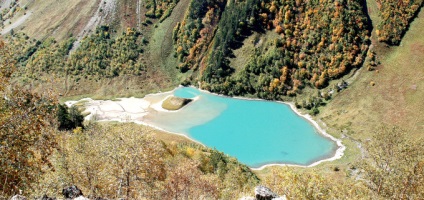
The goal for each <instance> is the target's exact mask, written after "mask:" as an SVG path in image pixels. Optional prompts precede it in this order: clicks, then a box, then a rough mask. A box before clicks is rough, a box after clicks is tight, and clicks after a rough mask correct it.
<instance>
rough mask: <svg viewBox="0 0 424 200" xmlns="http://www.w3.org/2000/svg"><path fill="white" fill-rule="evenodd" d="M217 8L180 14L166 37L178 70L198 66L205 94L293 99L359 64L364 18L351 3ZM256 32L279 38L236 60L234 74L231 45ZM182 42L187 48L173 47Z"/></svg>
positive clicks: (245, 4) (246, 4)
mask: <svg viewBox="0 0 424 200" xmlns="http://www.w3.org/2000/svg"><path fill="white" fill-rule="evenodd" d="M193 2H196V1H193ZM219 2H220V1H217V2H215V3H219ZM212 3H214V1H212ZM219 5H220V4H218V5H217V6H215V7H213V6H207V5H205V6H204V7H205V10H204V11H203V12H200V15H193V14H188V15H187V17H186V21H184V22H183V23H182V24H179V25H178V26H177V27H176V31H175V34H174V38H175V39H176V41H177V43H176V44H177V45H176V53H177V55H179V59H180V61H182V64H181V65H180V68H181V70H182V71H185V70H187V69H197V67H198V66H199V65H200V66H201V67H200V77H199V80H200V81H202V83H201V86H202V88H205V89H207V90H211V91H213V92H217V93H223V94H228V95H245V94H255V95H257V96H258V97H260V98H266V99H281V98H282V97H281V96H285V95H291V96H294V95H296V94H297V93H299V92H300V90H301V89H302V88H304V87H313V88H323V87H325V86H327V83H328V81H329V80H332V79H337V78H339V77H341V76H343V75H345V74H346V73H348V72H349V71H350V70H351V69H353V68H357V67H360V66H361V65H362V63H363V61H364V57H365V55H366V52H367V50H368V44H369V34H370V33H369V31H368V28H369V27H368V23H369V22H368V21H367V18H366V16H365V14H364V13H363V12H362V10H363V7H362V6H361V4H360V2H359V1H347V2H333V1H255V0H248V1H237V2H236V1H229V2H227V3H225V5H226V7H225V11H224V12H223V13H222V15H221V12H220V10H222V8H220V6H219ZM200 8H203V7H200ZM207 8H209V10H208V9H207ZM200 10H201V9H200ZM201 11H202V10H201ZM217 20H219V23H218V25H216V24H217V22H216V21H217ZM215 26H217V30H216V31H215ZM264 31H275V32H276V33H277V34H279V35H280V36H281V37H280V38H278V39H275V40H274V41H270V42H268V44H266V46H265V47H264V48H262V49H260V48H257V49H255V52H254V53H253V54H251V55H247V56H246V57H244V58H243V59H247V60H249V62H248V63H247V65H246V66H237V68H242V70H241V71H240V72H238V73H234V67H233V66H229V60H228V59H229V58H230V57H231V56H233V50H234V49H236V48H239V47H240V45H243V42H245V43H246V42H257V41H244V38H246V37H247V36H248V35H250V34H251V33H252V32H264ZM211 35H213V36H214V38H213V40H211V39H210V37H211ZM182 41H188V42H186V44H187V45H180V44H181V43H182ZM208 41H211V42H210V44H209V43H208ZM207 47H210V48H209V49H207ZM196 55H197V57H196ZM204 57H206V58H204ZM193 58H194V59H193ZM202 58H204V59H202ZM196 59H197V60H196ZM194 78H196V77H194Z"/></svg>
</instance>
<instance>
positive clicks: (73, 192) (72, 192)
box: [62, 185, 83, 199]
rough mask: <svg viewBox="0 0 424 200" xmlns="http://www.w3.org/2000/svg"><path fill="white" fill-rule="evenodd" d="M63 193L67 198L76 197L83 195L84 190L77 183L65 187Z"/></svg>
mask: <svg viewBox="0 0 424 200" xmlns="http://www.w3.org/2000/svg"><path fill="white" fill-rule="evenodd" d="M62 194H63V196H64V197H65V198H66V199H75V198H78V197H80V196H82V195H83V194H82V191H81V190H80V189H79V188H78V187H77V186H75V185H73V186H71V187H67V188H64V189H63V190H62Z"/></svg>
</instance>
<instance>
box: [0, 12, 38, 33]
mask: <svg viewBox="0 0 424 200" xmlns="http://www.w3.org/2000/svg"><path fill="white" fill-rule="evenodd" d="M31 14H32V12H28V13H27V14H26V15H22V16H21V17H19V18H18V19H17V20H14V22H12V24H9V25H8V26H6V27H5V28H4V29H3V30H2V31H1V34H2V35H5V34H7V33H9V32H10V31H11V30H12V29H16V28H17V27H18V26H20V25H22V24H23V23H24V22H25V21H26V20H27V19H28V18H29V17H30V16H31ZM8 21H9V20H7V21H6V22H7V23H8Z"/></svg>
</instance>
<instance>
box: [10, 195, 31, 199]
mask: <svg viewBox="0 0 424 200" xmlns="http://www.w3.org/2000/svg"><path fill="white" fill-rule="evenodd" d="M10 200H27V198H26V197H24V196H22V195H15V196H13V197H12V198H10Z"/></svg>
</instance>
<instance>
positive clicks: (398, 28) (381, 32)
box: [376, 0, 424, 45]
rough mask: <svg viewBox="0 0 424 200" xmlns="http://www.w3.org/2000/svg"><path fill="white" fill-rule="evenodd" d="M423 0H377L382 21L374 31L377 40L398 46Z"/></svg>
mask: <svg viewBox="0 0 424 200" xmlns="http://www.w3.org/2000/svg"><path fill="white" fill-rule="evenodd" d="M423 2H424V1H423V0H378V1H377V3H378V7H379V9H380V16H381V18H382V21H381V23H380V24H378V28H377V30H376V32H377V36H378V40H379V41H381V42H386V43H388V44H394V45H399V43H400V41H401V39H402V37H403V35H404V34H405V32H406V30H407V29H408V27H409V23H411V21H412V20H413V19H414V17H415V16H416V15H417V14H418V11H419V10H420V9H421V6H422V5H423Z"/></svg>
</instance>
